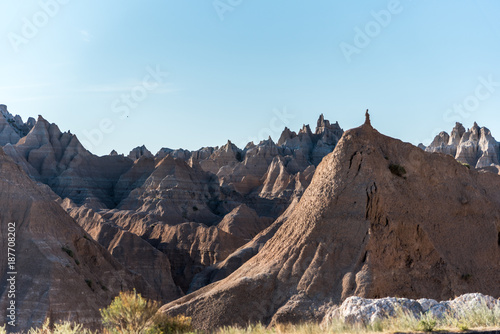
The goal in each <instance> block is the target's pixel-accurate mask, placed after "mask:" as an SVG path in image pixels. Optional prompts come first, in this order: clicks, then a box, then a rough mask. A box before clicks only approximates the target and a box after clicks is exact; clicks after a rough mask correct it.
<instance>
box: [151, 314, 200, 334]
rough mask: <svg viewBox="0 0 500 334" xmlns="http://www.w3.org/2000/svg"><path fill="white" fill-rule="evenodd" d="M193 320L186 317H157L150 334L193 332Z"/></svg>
mask: <svg viewBox="0 0 500 334" xmlns="http://www.w3.org/2000/svg"><path fill="white" fill-rule="evenodd" d="M192 331H193V327H192V326H191V318H190V317H186V316H184V315H178V316H175V317H170V316H167V315H165V314H163V315H157V316H156V317H155V319H154V324H153V326H152V327H151V329H150V330H149V331H148V333H149V334H160V333H161V334H176V333H188V332H192Z"/></svg>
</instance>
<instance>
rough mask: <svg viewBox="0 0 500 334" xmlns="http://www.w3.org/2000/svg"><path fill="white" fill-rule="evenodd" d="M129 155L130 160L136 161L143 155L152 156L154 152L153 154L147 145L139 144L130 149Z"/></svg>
mask: <svg viewBox="0 0 500 334" xmlns="http://www.w3.org/2000/svg"><path fill="white" fill-rule="evenodd" d="M127 157H128V158H129V159H130V160H133V161H135V160H137V159H139V158H141V157H148V158H152V157H153V154H151V152H150V151H149V150H148V149H147V148H146V146H144V145H142V146H137V147H136V148H134V149H133V150H132V151H130V153H129V154H128V156H127Z"/></svg>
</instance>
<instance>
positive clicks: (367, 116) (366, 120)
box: [365, 109, 372, 126]
mask: <svg viewBox="0 0 500 334" xmlns="http://www.w3.org/2000/svg"><path fill="white" fill-rule="evenodd" d="M365 124H366V125H369V126H372V123H371V122H370V113H369V112H368V109H366V112H365Z"/></svg>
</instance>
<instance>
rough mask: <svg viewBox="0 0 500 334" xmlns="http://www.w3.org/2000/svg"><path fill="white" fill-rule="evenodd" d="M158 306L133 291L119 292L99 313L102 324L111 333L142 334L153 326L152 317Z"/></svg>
mask: <svg viewBox="0 0 500 334" xmlns="http://www.w3.org/2000/svg"><path fill="white" fill-rule="evenodd" d="M159 307H160V305H159V303H158V302H156V301H152V300H148V299H146V298H143V297H142V296H141V294H138V293H137V292H136V291H135V289H134V291H132V292H120V294H119V295H118V296H117V297H115V299H114V300H113V302H111V304H110V305H109V306H108V307H107V308H105V309H104V310H103V309H101V310H99V311H100V312H101V318H102V324H103V325H104V327H105V328H106V329H108V330H109V332H111V333H121V334H143V333H145V332H146V331H148V330H149V329H151V328H153V326H154V320H155V319H154V317H155V314H156V312H157V311H158V309H159Z"/></svg>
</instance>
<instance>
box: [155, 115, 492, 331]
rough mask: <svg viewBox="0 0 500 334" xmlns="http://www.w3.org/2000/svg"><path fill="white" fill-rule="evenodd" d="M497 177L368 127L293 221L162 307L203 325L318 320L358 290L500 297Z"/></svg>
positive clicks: (330, 165)
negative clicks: (234, 266)
mask: <svg viewBox="0 0 500 334" xmlns="http://www.w3.org/2000/svg"><path fill="white" fill-rule="evenodd" d="M499 184H500V178H499V177H498V176H497V175H494V174H491V173H478V172H474V171H471V170H469V169H468V168H467V167H465V166H463V165H461V164H460V163H458V162H456V161H455V160H454V159H453V158H452V157H451V156H446V155H443V154H431V153H426V152H424V151H422V150H421V149H419V148H417V147H415V146H413V145H411V144H408V143H403V142H401V141H399V140H396V139H392V138H389V137H386V136H383V135H381V134H380V133H378V132H377V131H376V130H374V129H373V128H372V127H371V125H370V123H369V118H368V117H367V122H366V123H365V125H363V126H361V127H359V128H356V129H352V130H349V131H347V132H345V133H344V135H343V136H342V139H341V140H340V141H339V143H338V145H337V146H336V148H335V150H334V151H333V152H332V153H331V154H329V155H328V156H326V157H325V158H324V159H323V161H322V162H321V164H320V165H319V166H318V168H317V171H316V173H315V175H314V177H313V180H312V181H311V184H310V186H309V187H308V188H307V190H306V191H305V193H304V195H303V196H302V198H301V200H300V202H299V203H298V204H297V206H296V207H295V208H294V210H293V212H292V213H291V214H290V216H289V217H288V219H287V220H286V221H285V222H284V223H283V225H282V226H281V227H280V228H279V230H278V231H277V232H276V234H275V235H274V237H273V238H272V239H270V240H269V241H268V242H267V243H266V244H265V245H264V247H263V248H262V249H261V250H260V252H259V253H258V254H257V255H256V256H254V257H253V258H252V259H250V260H249V261H247V262H246V263H245V264H244V265H243V266H241V267H240V268H239V269H238V270H237V271H235V272H234V273H233V274H231V275H230V276H229V277H227V278H226V279H224V280H222V281H219V282H217V283H214V284H212V285H209V286H206V287H204V288H202V289H200V290H198V291H196V292H194V293H192V294H190V295H187V296H185V297H183V298H181V299H178V300H177V301H174V302H172V303H170V304H167V305H165V306H164V307H163V308H162V311H163V312H166V313H169V314H179V313H185V314H187V315H189V316H192V317H193V323H194V325H195V326H197V327H200V328H213V327H217V326H222V325H231V324H239V325H245V324H247V323H248V322H256V321H261V322H264V323H270V322H295V321H303V320H308V319H315V320H319V319H321V318H322V317H323V316H324V311H322V310H325V309H326V308H327V307H326V306H328V305H329V304H331V303H332V302H333V303H340V302H341V301H343V300H345V299H346V298H347V297H349V296H352V295H357V296H360V297H366V298H379V297H384V296H395V295H397V296H400V297H409V298H422V297H426V298H434V299H441V300H443V299H448V298H451V297H453V296H455V295H460V294H462V293H466V292H481V293H484V294H489V295H492V296H495V297H498V296H499V295H500V240H499V236H500V235H499V231H500V209H499V207H500V193H499V192H498V185H499Z"/></svg>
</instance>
